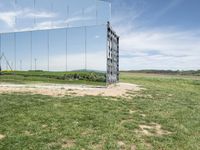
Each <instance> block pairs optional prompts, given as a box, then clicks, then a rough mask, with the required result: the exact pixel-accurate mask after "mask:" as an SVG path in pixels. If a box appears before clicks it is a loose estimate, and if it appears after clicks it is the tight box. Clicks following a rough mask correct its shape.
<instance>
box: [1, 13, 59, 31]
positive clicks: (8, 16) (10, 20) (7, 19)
mask: <svg viewBox="0 0 200 150" xmlns="http://www.w3.org/2000/svg"><path fill="white" fill-rule="evenodd" d="M55 16H56V14H54V13H51V12H45V11H34V10H31V9H22V10H17V11H5V12H0V20H1V21H3V22H4V23H5V24H7V25H8V27H11V28H13V27H15V24H16V23H15V19H17V18H26V19H30V18H32V19H33V18H53V17H55Z"/></svg>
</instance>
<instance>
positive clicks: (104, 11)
mask: <svg viewBox="0 0 200 150" xmlns="http://www.w3.org/2000/svg"><path fill="white" fill-rule="evenodd" d="M110 19H111V4H110V3H108V2H104V1H98V3H97V24H99V25H100V24H105V23H107V22H108V21H110Z"/></svg>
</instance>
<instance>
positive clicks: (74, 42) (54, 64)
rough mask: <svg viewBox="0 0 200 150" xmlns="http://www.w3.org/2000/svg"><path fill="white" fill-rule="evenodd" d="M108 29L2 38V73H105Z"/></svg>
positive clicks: (50, 32) (5, 34)
mask: <svg viewBox="0 0 200 150" xmlns="http://www.w3.org/2000/svg"><path fill="white" fill-rule="evenodd" d="M106 40H107V26H106V25H99V26H90V27H73V28H61V29H51V30H39V31H28V32H16V33H4V34H0V50H1V52H0V53H1V54H4V56H5V57H6V60H5V59H4V60H2V61H1V64H2V70H10V68H9V66H11V68H12V70H21V71H27V70H44V71H77V70H88V71H100V72H106Z"/></svg>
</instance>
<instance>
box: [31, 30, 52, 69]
mask: <svg viewBox="0 0 200 150" xmlns="http://www.w3.org/2000/svg"><path fill="white" fill-rule="evenodd" d="M32 40H33V41H32V46H33V48H32V51H33V52H32V53H33V57H32V58H33V68H34V70H48V44H49V42H48V30H47V31H34V32H33V33H32Z"/></svg>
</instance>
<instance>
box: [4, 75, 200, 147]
mask: <svg viewBox="0 0 200 150" xmlns="http://www.w3.org/2000/svg"><path fill="white" fill-rule="evenodd" d="M121 81H123V82H128V83H134V84H139V85H141V86H142V87H143V88H145V90H143V91H140V92H138V93H132V95H133V97H132V98H131V99H126V98H118V99H116V100H115V101H114V100H113V99H111V98H106V97H100V96H99V97H98V96H97V97H93V96H86V97H70V96H66V97H62V98H54V97H48V96H41V95H27V94H1V95H0V108H1V109H0V134H1V135H5V138H3V139H1V140H0V149H2V150H4V149H5V150H7V149H15V150H21V149H23V150H26V149H27V150H28V149H37V150H40V149H41V150H48V149H55V150H57V149H64V148H63V147H62V146H63V145H65V146H66V147H65V148H66V149H72V150H79V149H80V150H81V149H86V150H90V149H91V150H92V149H98V150H99V149H105V150H117V149H120V147H119V145H118V144H117V143H118V142H120V141H121V142H123V143H124V144H125V145H124V146H123V147H122V149H127V150H130V149H131V146H132V145H135V146H136V147H137V149H139V150H140V149H141V150H143V149H144V150H145V149H153V150H161V149H163V150H175V149H176V150H179V149H180V150H198V149H199V147H200V80H198V79H193V78H185V77H172V76H157V75H156V76H154V75H145V74H142V75H141V74H132V73H122V74H121ZM130 110H131V111H133V113H130ZM151 123H157V124H160V125H161V126H162V129H163V130H166V131H169V132H171V134H169V135H162V136H156V135H154V136H146V135H144V134H142V133H140V132H139V133H137V132H136V131H137V130H140V128H139V125H150V124H151ZM149 132H152V133H154V134H155V131H154V130H151V129H149ZM67 146H68V148H67Z"/></svg>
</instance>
